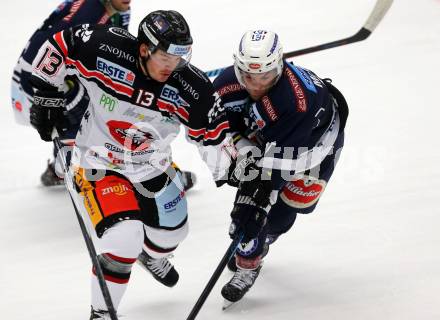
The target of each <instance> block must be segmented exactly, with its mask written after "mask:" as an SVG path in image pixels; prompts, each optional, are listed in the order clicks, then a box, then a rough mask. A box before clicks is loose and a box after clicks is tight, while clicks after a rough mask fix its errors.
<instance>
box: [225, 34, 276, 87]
mask: <svg viewBox="0 0 440 320" xmlns="http://www.w3.org/2000/svg"><path fill="white" fill-rule="evenodd" d="M233 58H234V70H235V75H236V76H237V79H238V81H239V82H240V84H241V85H243V86H245V85H244V81H243V78H242V76H241V73H242V72H247V73H250V74H263V73H266V72H269V71H272V70H275V71H276V81H278V79H279V77H281V73H282V71H283V47H282V45H281V43H280V41H279V39H278V35H277V34H276V33H275V32H272V31H267V30H250V31H247V32H246V33H245V34H244V35H243V37H242V38H241V41H240V45H239V47H238V50H237V51H236V52H235V53H234V55H233ZM276 81H275V82H276Z"/></svg>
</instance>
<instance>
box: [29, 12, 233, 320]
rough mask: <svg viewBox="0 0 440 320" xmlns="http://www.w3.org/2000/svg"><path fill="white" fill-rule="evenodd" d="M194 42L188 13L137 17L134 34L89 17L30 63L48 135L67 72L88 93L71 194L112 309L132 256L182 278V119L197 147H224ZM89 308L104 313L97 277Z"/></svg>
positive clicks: (94, 315) (167, 276)
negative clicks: (176, 155) (178, 165)
mask: <svg viewBox="0 0 440 320" xmlns="http://www.w3.org/2000/svg"><path fill="white" fill-rule="evenodd" d="M192 42H193V40H192V37H191V34H190V30H189V26H188V24H187V23H186V21H185V19H184V18H183V17H182V15H180V14H179V13H178V12H176V11H163V10H159V11H154V12H152V13H150V14H148V15H147V16H146V17H145V18H144V19H143V20H142V21H141V23H140V24H139V28H138V36H137V38H136V37H134V36H132V35H131V34H130V33H128V32H127V31H126V30H124V29H121V28H117V27H103V26H90V25H87V24H85V25H81V26H77V27H74V28H70V29H67V30H65V31H62V32H59V33H56V34H55V35H54V36H53V37H52V38H50V39H49V40H48V41H46V42H45V43H44V45H43V46H42V47H41V48H40V50H39V53H38V55H37V57H36V59H35V60H34V62H33V73H32V80H31V81H32V83H33V85H34V87H35V88H36V89H37V91H36V93H35V95H34V104H33V106H32V107H31V122H32V124H33V126H34V127H35V128H37V130H38V132H39V133H40V136H41V138H42V139H43V140H50V139H51V133H52V130H53V128H54V127H56V126H57V123H58V122H59V121H60V119H62V117H63V107H64V103H65V97H64V94H63V92H64V86H65V81H64V80H65V78H66V77H68V76H70V77H74V78H75V79H76V80H78V81H79V82H80V83H81V84H82V86H83V87H84V89H85V91H86V92H87V94H88V96H89V97H90V102H89V106H88V108H87V111H86V112H85V114H84V117H83V118H82V122H81V125H80V128H79V131H78V135H77V137H76V140H75V146H74V148H73V151H72V160H71V166H70V173H71V174H72V179H74V182H75V187H76V191H73V192H72V196H73V198H74V199H75V202H76V203H77V205H78V207H79V208H80V210H81V211H82V212H83V213H84V214H85V216H88V217H89V219H85V220H86V223H87V224H88V227H89V229H90V234H91V235H92V236H93V240H94V244H95V246H96V248H97V251H98V255H99V257H98V260H99V261H100V264H101V266H102V269H103V272H104V276H105V279H106V283H107V285H108V287H109V290H110V295H111V297H112V301H113V304H114V306H115V308H117V307H118V305H119V302H120V301H121V299H122V296H123V294H124V291H125V289H126V287H127V284H128V282H129V278H130V273H131V268H132V265H133V263H134V262H136V260H138V261H139V262H140V263H141V264H142V265H143V266H144V267H145V268H146V269H147V270H148V271H150V272H151V273H152V274H153V276H154V277H155V279H157V280H158V281H159V282H161V283H162V284H164V285H166V286H169V287H172V286H174V285H175V284H176V283H177V281H178V279H179V275H178V272H177V271H176V269H175V268H174V266H173V265H172V264H171V262H170V261H169V259H168V257H169V256H170V255H171V254H172V253H173V252H174V250H175V249H176V248H177V246H178V245H179V243H181V242H182V241H183V240H184V239H185V237H186V236H187V233H188V217H187V203H186V197H185V191H184V190H183V186H182V183H181V177H180V174H179V173H176V171H175V170H174V169H173V166H172V165H171V164H172V157H171V148H170V143H171V142H172V141H173V139H174V138H175V137H176V136H177V134H178V132H179V128H180V126H181V125H183V126H184V128H185V130H186V133H187V138H188V140H189V141H192V142H194V143H196V144H197V145H198V146H199V148H200V149H203V148H220V142H222V141H223V140H224V139H225V138H226V133H227V131H228V129H229V123H228V121H227V120H224V118H222V117H216V118H213V117H209V116H208V113H209V112H210V110H211V109H212V108H213V107H214V105H215V104H216V103H217V102H218V101H217V100H216V99H215V96H214V88H213V86H212V83H211V82H210V81H209V79H208V78H207V77H206V76H205V75H204V73H203V72H201V71H200V70H199V69H197V68H196V67H194V66H193V65H192V64H190V63H189V60H190V57H191V50H192V49H191V47H192ZM138 258H139V259H138ZM91 305H92V311H91V319H107V318H106V317H108V312H107V309H106V304H105V302H104V300H103V297H102V294H101V291H100V289H99V286H98V281H97V278H96V277H95V275H92V301H91Z"/></svg>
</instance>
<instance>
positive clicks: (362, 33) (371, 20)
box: [206, 0, 393, 78]
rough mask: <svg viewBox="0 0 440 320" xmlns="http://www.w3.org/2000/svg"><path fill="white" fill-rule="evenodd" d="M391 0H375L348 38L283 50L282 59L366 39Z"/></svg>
mask: <svg viewBox="0 0 440 320" xmlns="http://www.w3.org/2000/svg"><path fill="white" fill-rule="evenodd" d="M392 3H393V0H377V2H376V4H375V6H374V8H373V11H371V13H370V16H369V17H368V19H367V21H366V22H365V24H364V25H363V26H362V28H360V29H359V31H358V32H356V33H355V34H354V35H352V36H351V37H348V38H344V39H340V40H336V41H332V42H327V43H323V44H319V45H316V46H313V47H309V48H305V49H300V50H295V51H290V52H285V53H284V55H283V58H284V59H288V58H293V57H297V56H300V55H303V54H307V53H312V52H316V51H321V50H326V49H330V48H335V47H339V46H343V45H346V44H350V43H355V42H358V41H362V40H365V39H367V38H368V37H369V36H370V34H371V33H372V32H373V30H374V29H375V28H376V27H377V25H378V24H379V23H380V22H381V21H382V18H383V17H384V16H385V14H386V13H387V11H388V9H389V8H390V7H391V4H392ZM224 69H225V68H219V69H214V70H210V71H207V72H206V75H207V76H208V77H209V78H212V77H216V76H218V75H219V74H220V72H222V71H223V70H224Z"/></svg>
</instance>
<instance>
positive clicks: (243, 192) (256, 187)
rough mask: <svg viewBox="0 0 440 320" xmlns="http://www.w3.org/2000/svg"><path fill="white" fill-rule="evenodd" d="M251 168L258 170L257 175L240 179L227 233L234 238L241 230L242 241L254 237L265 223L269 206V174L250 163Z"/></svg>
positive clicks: (270, 183)
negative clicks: (245, 179)
mask: <svg viewBox="0 0 440 320" xmlns="http://www.w3.org/2000/svg"><path fill="white" fill-rule="evenodd" d="M251 167H253V168H252V169H253V170H256V171H257V170H258V172H259V175H258V177H257V178H256V179H253V180H252V181H242V182H240V184H239V189H238V190H237V195H236V196H235V201H234V208H233V209H232V212H231V218H232V222H231V226H230V228H229V235H230V236H231V238H235V236H236V235H237V234H238V233H241V232H243V234H244V237H243V242H248V241H249V240H251V239H253V238H255V237H257V236H258V234H259V233H260V231H261V229H262V228H263V227H264V225H265V224H266V220H267V213H268V212H269V210H270V208H271V202H270V196H271V193H272V182H271V180H270V175H269V173H268V172H266V171H265V170H261V168H258V167H257V166H256V165H255V164H252V165H251Z"/></svg>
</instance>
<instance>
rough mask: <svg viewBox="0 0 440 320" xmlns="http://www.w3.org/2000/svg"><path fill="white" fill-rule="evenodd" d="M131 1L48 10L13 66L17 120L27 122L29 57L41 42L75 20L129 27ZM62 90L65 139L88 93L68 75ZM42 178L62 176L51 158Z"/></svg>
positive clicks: (54, 181)
mask: <svg viewBox="0 0 440 320" xmlns="http://www.w3.org/2000/svg"><path fill="white" fill-rule="evenodd" d="M130 2H131V0H65V1H64V2H63V3H61V4H60V5H59V6H58V7H57V8H56V9H55V10H54V11H53V12H52V13H51V14H50V16H49V17H48V18H47V19H46V20H45V21H44V22H43V24H42V25H41V26H40V27H39V28H38V29H37V30H36V31H35V32H34V34H33V35H32V36H31V37H30V39H29V40H28V42H27V44H26V46H25V48H24V49H23V51H22V53H21V55H20V57H19V59H18V61H17V64H16V66H15V68H14V73H13V76H12V85H11V98H12V108H13V110H14V115H15V120H16V122H18V123H19V124H23V125H30V120H29V109H30V107H31V105H32V99H33V95H34V90H33V86H32V83H31V82H30V77H31V73H32V61H33V60H34V58H35V56H36V55H37V53H38V49H40V47H41V46H42V44H43V43H44V42H45V41H46V40H47V39H49V38H51V37H52V36H53V35H54V34H55V33H57V32H58V31H61V30H64V29H67V28H70V27H73V26H75V25H78V24H85V23H89V24H105V25H114V26H117V27H121V28H124V29H127V30H128V25H129V22H130ZM64 91H65V93H66V106H67V110H68V111H67V120H66V121H65V123H64V124H63V127H64V128H63V130H62V131H63V132H62V133H60V134H61V137H62V138H63V142H66V139H73V138H74V137H75V135H76V131H77V129H78V126H79V123H80V122H81V118H82V116H83V114H84V112H85V110H86V109H87V106H88V103H89V97H88V96H87V94H86V93H85V92H84V88H83V87H82V85H81V84H79V83H78V82H77V81H75V80H71V79H67V80H66V82H65V87H64ZM67 143H68V141H67ZM54 153H56V152H55V151H54ZM54 158H56V155H55V154H54ZM41 182H42V184H43V185H44V186H53V185H59V184H63V179H62V178H59V177H58V176H57V174H56V173H55V161H54V160H52V161H48V166H47V169H46V171H45V172H44V173H43V174H42V175H41Z"/></svg>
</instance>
